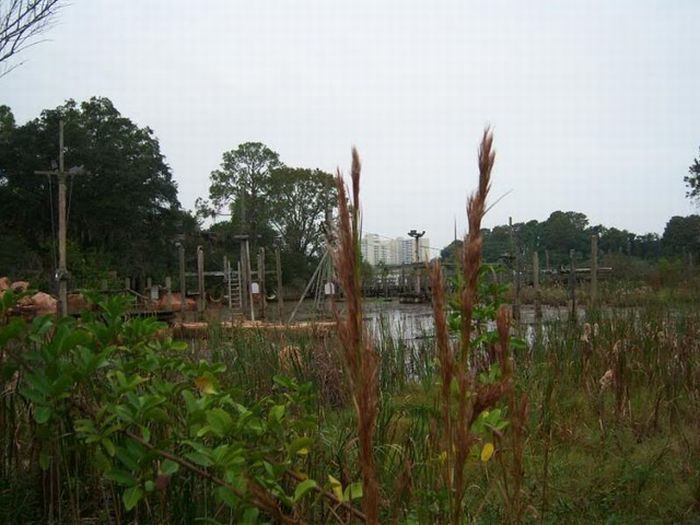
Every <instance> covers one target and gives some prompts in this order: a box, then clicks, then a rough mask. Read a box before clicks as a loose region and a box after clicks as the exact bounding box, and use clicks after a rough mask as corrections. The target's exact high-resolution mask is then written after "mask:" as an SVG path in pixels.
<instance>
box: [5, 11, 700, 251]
mask: <svg viewBox="0 0 700 525" xmlns="http://www.w3.org/2000/svg"><path fill="white" fill-rule="evenodd" d="M698 19H700V2H697V1H696V0H687V1H671V0H659V1H644V0H629V1H623V0H616V1H610V0H605V1H600V2H598V1H586V2H584V1H580V2H571V1H563V0H562V1H558V2H552V1H547V2H544V1H543V2H538V1H532V0H531V1H527V2H524V1H521V0H513V1H505V0H504V1H498V0H489V1H482V2H474V1H464V0H462V1H455V2H448V1H427V0H426V1H423V2H418V1H411V0H403V1H377V0H371V1H358V0H350V1H340V0H332V1H329V0H325V1H304V0H296V1H294V2H289V1H287V2H283V1H277V2H272V1H270V2H266V1H256V2H243V1H226V0H221V1H197V2H193V1H191V0H187V1H174V0H147V1H143V0H142V1H136V0H130V1H127V0H122V1H119V2H115V1H113V0H90V1H87V0H74V1H73V3H72V5H70V6H68V7H67V8H66V9H65V10H64V11H63V12H62V14H61V17H60V20H59V22H58V23H57V25H56V26H55V27H54V28H53V29H52V30H51V31H50V32H49V33H48V35H47V36H48V38H50V41H49V42H46V43H43V44H41V45H38V46H35V47H33V48H31V49H29V50H28V51H27V52H25V53H24V54H23V55H22V59H24V60H26V63H25V64H24V65H23V66H21V67H20V68H18V69H16V70H15V71H14V72H12V73H10V75H8V76H6V77H5V78H2V79H0V103H5V104H8V105H9V106H10V107H11V108H12V110H13V111H14V113H15V117H16V118H17V120H18V122H20V123H23V122H25V121H26V120H28V119H31V118H34V117H36V116H37V115H38V114H39V112H40V111H41V110H42V109H43V108H53V107H56V106H58V105H60V104H61V103H62V102H63V101H64V100H65V99H67V98H74V99H76V100H78V101H80V100H84V99H86V98H88V97H90V96H93V95H100V96H106V97H109V98H110V99H111V100H112V101H113V102H114V104H115V105H116V107H117V108H118V109H119V110H120V111H121V112H122V114H124V115H125V116H128V117H130V118H131V119H132V120H134V121H135V122H136V123H137V124H139V125H141V126H145V125H148V126H150V127H152V128H153V129H154V131H155V133H156V135H157V137H158V138H159V140H160V143H161V147H162V151H163V153H164V154H165V155H166V157H167V159H168V162H169V164H170V166H171V167H172V169H173V173H174V176H175V179H176V180H177V183H178V186H179V189H180V200H181V202H182V203H183V205H184V206H185V207H187V208H191V207H192V206H193V204H194V200H195V199H196V198H197V197H199V196H202V197H206V195H207V190H208V186H209V173H210V172H211V170H213V169H215V168H217V167H218V165H219V163H220V161H221V154H222V153H223V152H224V151H225V150H228V149H232V148H234V147H235V146H236V145H238V144H239V143H241V142H246V141H261V142H264V143H265V144H267V145H268V146H270V147H271V148H272V149H274V150H276V151H277V152H278V153H279V154H280V156H281V158H282V160H283V161H284V162H285V163H286V164H289V165H292V166H302V167H310V168H315V167H318V168H321V169H324V170H327V171H331V172H332V171H334V170H335V168H336V166H340V167H341V168H342V169H344V170H346V171H347V168H348V166H349V161H350V147H351V145H352V144H355V145H357V147H358V149H359V151H360V155H361V156H362V159H363V165H364V170H363V187H362V197H363V198H364V206H363V207H364V229H365V231H370V232H376V233H379V234H381V235H387V236H392V237H393V236H398V235H405V233H406V232H407V231H408V230H410V229H412V228H418V229H425V230H426V236H427V237H429V238H430V239H431V245H433V246H435V247H442V246H444V245H445V244H447V243H448V242H449V241H450V240H451V239H452V236H453V221H454V218H455V217H456V218H457V224H458V229H459V231H460V233H462V232H463V230H464V228H465V225H466V220H465V217H464V202H465V199H466V196H467V193H468V192H469V191H471V188H473V187H474V185H475V182H476V173H477V171H476V148H477V144H478V140H479V138H480V135H481V131H482V129H483V127H484V125H485V124H487V123H490V124H492V125H493V126H494V128H495V137H496V148H497V160H496V169H495V172H494V184H493V197H494V198H495V197H498V196H499V195H502V194H504V193H505V192H507V191H510V190H512V193H511V194H510V195H509V196H508V197H506V198H505V199H504V200H502V201H501V202H500V203H498V204H497V205H496V207H495V208H494V209H493V210H492V211H491V212H490V213H489V215H488V216H487V218H486V226H493V225H496V224H502V223H506V222H507V221H508V216H509V215H510V216H513V219H514V220H515V221H522V220H529V219H538V220H545V219H546V218H547V217H548V215H549V214H550V213H551V212H552V211H554V210H557V209H561V210H575V211H581V212H583V213H586V214H587V215H588V217H589V219H590V221H591V223H594V224H597V223H603V224H605V225H607V226H617V227H620V228H627V229H630V230H632V231H634V232H637V233H646V232H650V231H654V232H659V233H661V232H662V231H663V228H664V225H665V223H666V221H667V220H668V219H669V218H670V217H671V216H672V215H686V214H688V213H693V212H695V211H696V208H695V207H694V206H693V205H692V204H691V203H689V202H688V201H687V199H685V198H684V195H685V188H684V184H683V180H682V179H683V176H684V175H685V174H686V173H687V170H688V166H689V165H690V164H691V162H692V159H693V158H694V157H696V156H697V155H698V146H700V129H698V127H697V126H698V122H699V121H700V119H699V118H698V117H699V116H700V68H698V65H699V62H700V58H699V55H698V51H699V50H700V31H698V29H697V20H698ZM492 200H494V199H492Z"/></svg>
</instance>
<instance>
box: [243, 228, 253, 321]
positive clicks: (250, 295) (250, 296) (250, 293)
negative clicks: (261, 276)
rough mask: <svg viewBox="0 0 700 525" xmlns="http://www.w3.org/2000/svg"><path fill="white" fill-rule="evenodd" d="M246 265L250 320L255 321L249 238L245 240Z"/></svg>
mask: <svg viewBox="0 0 700 525" xmlns="http://www.w3.org/2000/svg"><path fill="white" fill-rule="evenodd" d="M245 265H246V267H245V273H246V280H247V281H248V289H247V292H246V293H247V294H248V305H249V306H250V320H251V321H255V304H254V303H253V287H252V286H251V283H252V280H253V279H252V276H253V272H252V271H251V270H250V241H248V239H247V238H246V240H245Z"/></svg>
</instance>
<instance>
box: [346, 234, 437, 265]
mask: <svg viewBox="0 0 700 525" xmlns="http://www.w3.org/2000/svg"><path fill="white" fill-rule="evenodd" d="M418 247H419V254H420V262H426V261H428V260H430V240H429V239H427V238H425V237H421V238H420V239H419V241H418ZM360 249H361V251H362V258H363V259H364V260H365V261H366V262H368V263H369V264H370V265H372V266H376V265H377V264H379V263H383V264H386V265H395V264H411V263H413V262H415V253H416V249H415V241H414V240H413V239H410V238H409V239H405V238H402V237H397V238H396V239H384V238H382V237H380V236H379V235H377V234H376V233H366V234H365V235H364V236H363V237H362V240H361V242H360Z"/></svg>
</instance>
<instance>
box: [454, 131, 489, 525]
mask: <svg viewBox="0 0 700 525" xmlns="http://www.w3.org/2000/svg"><path fill="white" fill-rule="evenodd" d="M495 160H496V153H495V151H494V150H493V134H492V133H491V130H490V128H486V129H485V130H484V134H483V136H482V138H481V145H480V147H479V187H478V188H477V191H476V192H475V193H473V194H472V195H470V196H469V199H468V200H467V219H468V222H469V232H468V233H467V236H466V238H465V240H464V244H463V251H462V272H463V278H464V289H463V290H462V297H461V299H462V301H461V303H462V304H461V309H462V311H461V315H462V323H461V347H460V352H459V358H458V359H457V360H456V361H455V371H456V376H457V381H458V384H459V405H458V424H457V428H456V443H455V445H456V446H455V462H454V487H455V492H454V494H455V504H454V507H453V516H452V519H453V522H454V523H458V522H459V520H460V517H461V503H462V500H463V498H464V489H465V487H464V465H465V463H466V461H467V456H468V454H469V447H470V446H471V443H472V438H471V437H470V435H469V427H468V422H469V421H471V420H472V418H473V415H474V411H473V405H472V396H471V392H470V391H471V390H472V381H471V379H470V375H469V374H470V373H469V347H470V342H471V332H472V317H473V310H474V304H475V302H476V293H477V282H478V279H479V269H480V267H481V248H482V238H481V220H482V219H483V217H484V214H485V213H486V198H487V196H488V193H489V189H490V188H491V170H492V169H493V165H494V162H495Z"/></svg>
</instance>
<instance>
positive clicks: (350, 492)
mask: <svg viewBox="0 0 700 525" xmlns="http://www.w3.org/2000/svg"><path fill="white" fill-rule="evenodd" d="M361 497H362V482H361V481H356V482H355V483H351V484H350V485H348V486H347V487H345V492H343V499H344V500H345V501H350V500H353V499H358V498H361Z"/></svg>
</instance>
